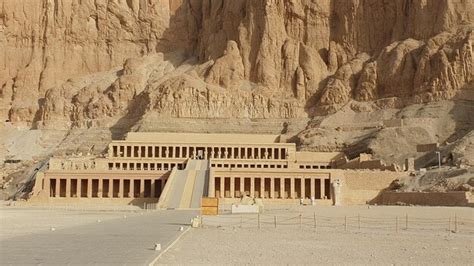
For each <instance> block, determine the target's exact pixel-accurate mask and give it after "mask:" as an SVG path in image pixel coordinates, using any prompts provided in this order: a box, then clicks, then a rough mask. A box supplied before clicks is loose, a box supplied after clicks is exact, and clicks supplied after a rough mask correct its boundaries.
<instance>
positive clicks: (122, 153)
mask: <svg viewBox="0 0 474 266" xmlns="http://www.w3.org/2000/svg"><path fill="white" fill-rule="evenodd" d="M341 156H342V155H341V154H339V153H331V152H329V153H321V152H304V151H297V150H296V145H295V144H294V143H280V136H278V135H250V134H247V135H245V134H191V133H189V134H188V133H129V134H128V135H127V137H126V138H125V139H124V140H115V141H112V142H111V143H110V144H109V147H108V153H107V154H106V155H104V156H102V157H90V156H89V157H88V156H75V157H65V158H57V157H53V158H51V159H50V162H49V167H48V168H47V169H46V170H45V171H43V172H41V173H40V174H39V175H38V176H37V180H36V183H35V187H34V190H33V195H32V201H33V202H34V201H40V202H43V201H45V202H48V203H76V202H77V203H81V202H84V203H119V204H142V203H158V205H159V207H163V208H194V207H199V204H200V199H201V198H202V197H218V198H221V201H222V202H224V203H232V202H234V201H237V200H238V199H239V198H240V197H242V196H244V195H246V196H250V197H255V198H262V199H264V200H265V201H267V202H272V203H279V202H280V203H281V202H283V203H284V202H287V203H289V202H295V203H296V202H299V201H300V199H307V200H309V199H313V200H314V201H315V202H319V204H328V205H329V204H333V203H334V202H333V192H334V189H333V188H332V185H331V183H332V182H333V181H334V180H340V179H341V178H344V173H343V171H342V170H337V169H333V168H334V166H335V165H336V164H335V162H336V161H337V159H338V158H340V157H341ZM372 180H374V179H372ZM390 180H391V179H390ZM338 184H339V181H338Z"/></svg>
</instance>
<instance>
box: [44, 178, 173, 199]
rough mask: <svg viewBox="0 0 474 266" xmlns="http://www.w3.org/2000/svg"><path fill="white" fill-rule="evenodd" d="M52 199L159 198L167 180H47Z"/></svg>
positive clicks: (46, 185)
mask: <svg viewBox="0 0 474 266" xmlns="http://www.w3.org/2000/svg"><path fill="white" fill-rule="evenodd" d="M45 181H46V184H45V187H46V188H49V196H50V197H52V198H159V197H160V195H161V191H162V190H163V188H164V186H165V184H166V181H167V178H161V179H152V178H141V179H127V178H120V179H116V178H48V179H46V180H45Z"/></svg>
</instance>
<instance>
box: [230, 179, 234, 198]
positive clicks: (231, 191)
mask: <svg viewBox="0 0 474 266" xmlns="http://www.w3.org/2000/svg"><path fill="white" fill-rule="evenodd" d="M234 182H235V178H234V177H233V176H231V177H230V197H231V198H235V183H234Z"/></svg>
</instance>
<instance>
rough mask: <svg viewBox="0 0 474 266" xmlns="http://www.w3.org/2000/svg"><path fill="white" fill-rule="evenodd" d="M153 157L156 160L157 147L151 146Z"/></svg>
mask: <svg viewBox="0 0 474 266" xmlns="http://www.w3.org/2000/svg"><path fill="white" fill-rule="evenodd" d="M151 157H153V158H155V146H151Z"/></svg>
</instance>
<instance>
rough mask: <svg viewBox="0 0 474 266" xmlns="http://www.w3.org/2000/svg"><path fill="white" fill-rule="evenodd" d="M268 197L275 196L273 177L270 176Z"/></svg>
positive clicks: (272, 197)
mask: <svg viewBox="0 0 474 266" xmlns="http://www.w3.org/2000/svg"><path fill="white" fill-rule="evenodd" d="M270 198H271V199H274V198H275V178H274V177H271V178H270Z"/></svg>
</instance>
